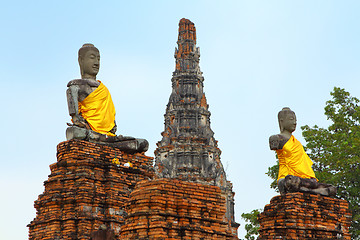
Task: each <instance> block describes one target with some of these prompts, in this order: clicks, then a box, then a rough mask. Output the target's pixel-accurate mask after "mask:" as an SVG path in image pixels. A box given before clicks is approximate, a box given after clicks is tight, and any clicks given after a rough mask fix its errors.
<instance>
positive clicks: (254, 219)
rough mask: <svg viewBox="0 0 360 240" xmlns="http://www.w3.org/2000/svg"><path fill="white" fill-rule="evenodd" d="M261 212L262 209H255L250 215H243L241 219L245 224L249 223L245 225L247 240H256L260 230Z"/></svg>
mask: <svg viewBox="0 0 360 240" xmlns="http://www.w3.org/2000/svg"><path fill="white" fill-rule="evenodd" d="M260 212H261V209H255V210H252V211H251V212H250V213H243V214H241V218H242V219H244V220H245V222H247V224H245V230H246V235H245V239H248V240H255V239H256V237H257V236H258V234H259V228H260V224H259V221H258V215H259V214H260Z"/></svg>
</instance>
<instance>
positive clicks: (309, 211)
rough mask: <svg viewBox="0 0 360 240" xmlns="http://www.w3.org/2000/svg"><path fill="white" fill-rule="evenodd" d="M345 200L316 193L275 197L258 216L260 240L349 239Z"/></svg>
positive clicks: (348, 222)
mask: <svg viewBox="0 0 360 240" xmlns="http://www.w3.org/2000/svg"><path fill="white" fill-rule="evenodd" d="M348 207H349V205H348V203H347V201H345V200H340V199H335V198H330V197H324V196H320V195H315V194H304V193H288V194H286V195H279V196H275V197H273V198H272V199H271V201H270V204H268V205H266V206H265V209H264V211H263V212H262V213H261V214H260V216H259V221H260V226H261V227H260V236H259V238H258V239H259V240H266V239H287V240H292V239H349V240H350V239H351V238H350V235H349V226H350V224H351V212H350V211H349V208H348Z"/></svg>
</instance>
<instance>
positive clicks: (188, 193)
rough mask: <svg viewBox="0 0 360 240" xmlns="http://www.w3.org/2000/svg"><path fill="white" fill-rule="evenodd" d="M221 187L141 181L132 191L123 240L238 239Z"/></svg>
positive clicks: (122, 233) (178, 181) (166, 181)
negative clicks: (229, 218) (228, 217)
mask: <svg viewBox="0 0 360 240" xmlns="http://www.w3.org/2000/svg"><path fill="white" fill-rule="evenodd" d="M225 199H226V197H225V193H224V192H223V191H222V190H221V189H220V188H219V187H217V186H210V185H204V184H199V183H191V182H186V181H181V180H176V179H165V178H162V179H156V180H152V181H142V182H140V183H138V185H137V186H136V188H135V190H134V191H133V192H132V193H131V197H130V201H129V205H128V208H127V212H128V216H127V218H126V220H125V225H124V226H123V227H122V228H121V229H122V230H121V239H143V240H145V239H198V240H200V239H224V240H226V239H238V238H237V237H236V232H237V227H238V226H231V222H230V221H229V220H227V218H226V216H225V213H226V202H225V201H226V200H225Z"/></svg>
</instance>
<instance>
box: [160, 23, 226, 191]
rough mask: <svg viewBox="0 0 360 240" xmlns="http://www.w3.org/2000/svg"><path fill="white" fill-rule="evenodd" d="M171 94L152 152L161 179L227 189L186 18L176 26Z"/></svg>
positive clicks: (192, 30) (192, 33) (197, 55)
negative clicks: (176, 35) (174, 179)
mask: <svg viewBox="0 0 360 240" xmlns="http://www.w3.org/2000/svg"><path fill="white" fill-rule="evenodd" d="M177 44H178V47H177V48H176V49H175V61H176V67H175V71H174V72H173V77H172V80H171V81H172V93H171V95H170V99H169V103H168V104H167V107H166V113H165V130H164V132H162V140H161V141H159V142H158V143H157V146H158V147H157V149H156V150H155V157H156V163H155V169H156V173H157V175H158V176H160V177H164V178H179V179H182V180H186V181H192V182H198V183H204V184H209V185H216V186H219V187H227V184H228V182H227V181H226V175H225V172H224V169H223V166H222V164H221V161H220V154H221V151H220V149H219V148H218V147H217V141H216V140H215V138H214V132H213V131H212V130H211V128H210V112H209V110H208V109H209V105H208V104H207V101H206V97H205V93H204V91H203V87H204V77H203V76H202V72H201V71H200V67H199V58H200V50H199V48H198V47H196V29H195V26H194V24H193V23H192V22H191V21H190V20H187V19H184V18H183V19H181V20H180V23H179V37H178V41H177Z"/></svg>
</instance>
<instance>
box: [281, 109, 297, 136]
mask: <svg viewBox="0 0 360 240" xmlns="http://www.w3.org/2000/svg"><path fill="white" fill-rule="evenodd" d="M278 120H279V127H280V133H284V132H288V133H290V134H291V133H292V132H294V131H295V129H296V115H295V112H293V111H292V110H291V109H290V108H288V107H284V108H283V109H282V110H281V111H280V112H279V113H278Z"/></svg>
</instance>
